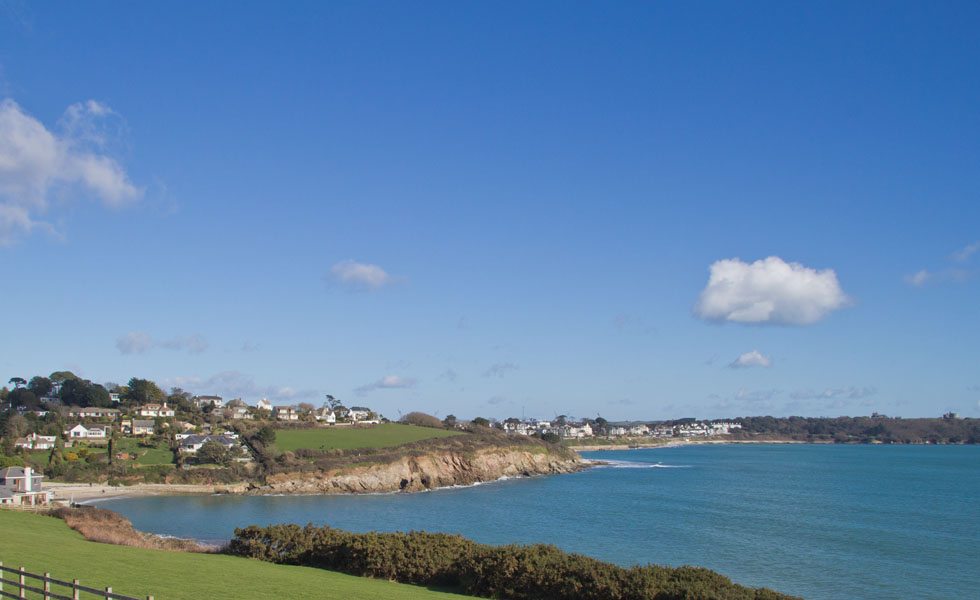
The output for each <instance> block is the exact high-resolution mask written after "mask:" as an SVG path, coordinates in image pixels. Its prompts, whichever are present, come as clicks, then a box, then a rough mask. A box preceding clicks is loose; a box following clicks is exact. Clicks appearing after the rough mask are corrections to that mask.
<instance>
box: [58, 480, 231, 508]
mask: <svg viewBox="0 0 980 600" xmlns="http://www.w3.org/2000/svg"><path fill="white" fill-rule="evenodd" d="M245 487H246V484H242V483H239V484H228V485H194V484H167V483H137V484H133V485H121V486H114V485H106V484H101V483H94V484H88V483H61V482H57V481H46V482H44V489H46V490H51V491H53V492H54V501H55V502H58V501H63V502H72V501H74V502H76V503H80V504H81V503H87V502H91V501H93V500H109V499H113V498H136V497H142V496H191V495H194V496H208V495H212V494H235V493H240V492H241V491H244V489H245Z"/></svg>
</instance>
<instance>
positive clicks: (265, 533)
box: [228, 524, 791, 600]
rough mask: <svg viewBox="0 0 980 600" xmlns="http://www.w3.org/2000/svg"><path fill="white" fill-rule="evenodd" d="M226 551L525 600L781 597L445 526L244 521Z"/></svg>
mask: <svg viewBox="0 0 980 600" xmlns="http://www.w3.org/2000/svg"><path fill="white" fill-rule="evenodd" d="M228 552H229V553H230V554H234V555H237V556H246V557H251V558H257V559H260V560H265V561H269V562H275V563H282V564H291V565H303V566H311V567H319V568H322V569H329V570H333V571H342V572H344V573H350V574H352V575H362V576H367V577H373V578H377V579H387V580H390V581H398V582H401V583H412V584H415V585H427V586H440V587H449V588H455V589H457V590H459V591H461V592H463V593H466V594H470V595H473V596H483V597H491V598H507V599H512V600H532V599H538V598H549V599H552V600H642V599H655V600H674V599H676V600H702V599H703V600H710V599H717V600H787V599H789V598H791V597H790V596H785V595H783V594H779V593H777V592H774V591H772V590H768V589H764V588H758V589H756V588H748V587H744V586H741V585H737V584H735V583H732V581H731V580H729V579H728V578H727V577H724V576H722V575H720V574H718V573H715V572H713V571H709V570H708V569H702V568H697V567H680V568H670V567H662V566H657V565H647V566H636V567H632V568H629V569H626V568H623V567H620V566H617V565H613V564H610V563H605V562H602V561H599V560H596V559H594V558H590V557H588V556H583V555H580V554H569V553H567V552H564V551H562V550H560V549H559V548H557V547H555V546H551V545H544V544H537V545H533V546H521V545H510V546H498V547H495V546H489V545H486V544H477V543H476V542H473V541H470V540H467V539H465V538H463V537H460V536H453V535H448V534H444V533H425V532H420V531H412V532H410V533H376V532H373V533H362V534H358V533H350V532H347V531H342V530H339V529H333V528H330V527H315V526H314V525H312V524H310V525H307V526H306V527H300V526H299V525H272V526H269V527H258V526H256V525H251V526H249V527H246V528H244V529H236V530H235V537H234V538H233V539H232V541H231V544H230V545H229V546H228Z"/></svg>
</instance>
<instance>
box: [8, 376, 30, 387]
mask: <svg viewBox="0 0 980 600" xmlns="http://www.w3.org/2000/svg"><path fill="white" fill-rule="evenodd" d="M7 383H12V384H14V388H19V387H21V386H22V385H27V380H26V379H24V378H23V377H11V378H10V381H8V382H7Z"/></svg>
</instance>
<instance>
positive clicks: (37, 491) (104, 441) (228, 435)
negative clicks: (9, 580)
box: [0, 373, 741, 506]
mask: <svg viewBox="0 0 980 600" xmlns="http://www.w3.org/2000/svg"><path fill="white" fill-rule="evenodd" d="M10 383H12V384H13V386H14V387H13V389H12V390H7V389H6V388H4V391H5V392H6V393H5V394H4V396H3V398H2V399H0V414H3V415H5V427H4V428H3V430H2V433H3V438H2V447H0V450H2V454H0V461H2V462H0V468H2V470H0V505H2V506H38V505H45V504H49V503H50V502H51V501H52V498H53V496H52V494H51V492H50V491H42V489H43V480H44V474H45V473H47V474H48V475H49V476H53V477H54V478H55V479H57V478H58V476H59V475H62V474H66V473H67V472H69V469H70V468H71V467H72V466H74V465H78V466H81V467H88V466H93V467H95V466H97V465H99V464H109V465H111V464H114V463H115V464H120V463H122V464H126V463H131V464H133V465H134V466H138V467H141V468H142V469H143V470H146V471H147V472H151V473H152V472H154V471H155V470H156V471H159V470H160V469H169V470H172V469H174V468H177V469H191V468H207V467H210V468H214V466H215V465H216V464H224V465H227V464H230V463H245V464H247V463H249V462H252V461H254V460H255V458H256V457H255V456H254V452H253V451H252V448H250V446H249V444H248V443H245V440H243V439H242V436H241V435H240V433H239V432H240V431H241V430H242V427H241V426H239V425H236V423H239V424H240V423H244V422H261V423H267V424H268V426H269V427H270V428H272V429H279V428H296V427H300V428H317V427H322V428H345V427H370V426H373V425H377V424H380V423H384V422H389V419H387V418H385V417H384V416H383V415H380V414H378V413H377V412H376V411H374V410H372V409H371V408H370V407H366V406H351V407H346V406H343V405H342V404H341V403H340V402H339V401H337V400H335V399H334V398H333V397H332V396H328V397H327V400H328V401H327V402H325V403H324V404H323V406H320V407H315V406H313V405H311V404H307V403H300V404H297V405H286V404H282V405H280V404H273V403H271V402H270V401H269V400H267V399H266V398H260V399H258V400H257V401H255V402H254V404H250V403H247V402H246V401H245V400H244V399H243V398H232V399H228V400H226V399H225V398H223V397H221V396H219V395H190V394H187V393H185V392H183V391H182V390H179V389H174V390H172V391H171V393H170V394H169V395H164V394H163V393H162V392H160V391H159V388H156V386H155V384H153V383H152V382H148V381H146V380H139V379H132V380H130V382H129V384H130V385H128V386H117V387H115V388H114V389H112V390H111V391H110V390H109V389H106V388H105V387H103V386H100V385H98V384H93V383H91V382H88V381H84V380H80V379H78V378H76V377H74V375H73V374H71V373H53V374H52V377H51V378H44V377H35V378H33V379H32V380H31V381H30V382H28V381H26V380H24V379H20V378H13V379H12V380H11V382H10ZM134 390H137V391H136V392H134ZM35 392H36V393H35ZM140 394H142V395H143V396H145V399H146V400H152V401H142V402H141V401H139V400H140V398H139V396H140ZM75 399H81V401H82V403H87V404H89V405H87V406H81V405H79V404H75V403H72V400H75ZM86 401H87V402H86ZM472 423H476V424H477V425H480V426H484V427H489V428H492V429H497V430H499V431H502V432H505V433H507V434H509V435H514V436H534V437H538V438H542V439H545V440H548V441H554V442H557V441H564V440H568V441H569V443H572V442H577V443H582V442H584V441H586V440H617V439H624V440H629V443H635V442H640V441H642V440H643V439H650V440H654V439H660V440H663V439H669V438H679V439H684V438H694V437H702V438H706V437H711V436H717V435H725V434H728V433H730V432H732V431H733V430H735V429H738V428H740V427H741V425H740V424H739V423H737V422H734V421H697V420H695V419H680V420H678V421H673V422H668V423H609V422H607V421H605V420H604V419H602V418H597V419H580V420H575V419H571V418H569V417H566V416H564V415H558V416H556V417H555V419H553V420H549V421H546V420H538V419H517V418H508V419H505V420H502V421H498V420H491V419H483V418H476V419H473V420H472V421H457V420H456V418H455V417H454V416H451V415H450V416H449V417H447V418H446V419H445V420H444V421H443V424H444V425H445V426H446V427H447V428H449V429H452V428H464V427H468V426H470V425H471V424H472Z"/></svg>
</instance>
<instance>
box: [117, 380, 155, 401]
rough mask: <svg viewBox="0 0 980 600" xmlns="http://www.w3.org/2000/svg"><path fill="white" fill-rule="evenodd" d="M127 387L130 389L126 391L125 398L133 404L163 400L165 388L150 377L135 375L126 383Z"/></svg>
mask: <svg viewBox="0 0 980 600" xmlns="http://www.w3.org/2000/svg"><path fill="white" fill-rule="evenodd" d="M126 387H127V388H129V389H128V390H127V391H126V396H125V399H126V400H128V401H129V402H130V403H131V404H135V405H140V404H147V403H149V402H163V399H164V394H163V390H161V389H160V388H159V387H157V384H155V383H153V382H152V381H150V380H149V379H139V378H137V377H133V378H132V379H130V380H129V383H128V384H126Z"/></svg>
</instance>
